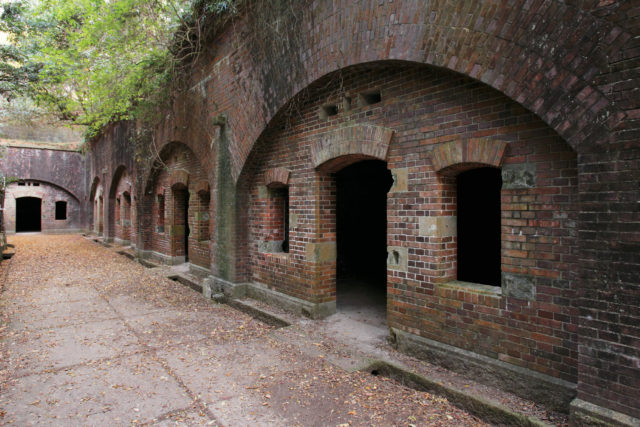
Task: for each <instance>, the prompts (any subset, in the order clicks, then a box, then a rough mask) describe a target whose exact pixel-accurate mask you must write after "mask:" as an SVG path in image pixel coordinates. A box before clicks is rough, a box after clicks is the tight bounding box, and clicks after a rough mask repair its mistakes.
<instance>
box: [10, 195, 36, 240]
mask: <svg viewBox="0 0 640 427" xmlns="http://www.w3.org/2000/svg"><path fill="white" fill-rule="evenodd" d="M28 231H42V199H39V198H37V197H20V198H18V199H16V233H21V232H28Z"/></svg>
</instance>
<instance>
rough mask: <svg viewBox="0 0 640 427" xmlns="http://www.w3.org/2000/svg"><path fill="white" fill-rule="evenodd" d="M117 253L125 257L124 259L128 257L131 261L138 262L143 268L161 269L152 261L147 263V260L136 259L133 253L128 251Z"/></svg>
mask: <svg viewBox="0 0 640 427" xmlns="http://www.w3.org/2000/svg"><path fill="white" fill-rule="evenodd" d="M116 253H117V254H118V255H122V256H124V257H127V258H129V259H130V260H132V261H137V262H138V264H140V265H142V266H144V267H146V268H156V267H159V265H158V264H155V263H153V262H151V261H147V260H146V259H142V258H136V256H135V255H133V254H132V253H130V252H127V251H118V252H116Z"/></svg>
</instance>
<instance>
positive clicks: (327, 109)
mask: <svg viewBox="0 0 640 427" xmlns="http://www.w3.org/2000/svg"><path fill="white" fill-rule="evenodd" d="M322 109H323V110H324V114H325V115H326V116H327V117H331V116H335V115H336V114H338V106H337V105H325V106H324V107H322Z"/></svg>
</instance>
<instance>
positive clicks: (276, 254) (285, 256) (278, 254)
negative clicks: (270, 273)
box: [260, 252, 291, 260]
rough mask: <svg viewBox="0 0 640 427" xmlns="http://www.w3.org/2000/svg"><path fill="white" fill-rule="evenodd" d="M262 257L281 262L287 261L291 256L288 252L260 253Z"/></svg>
mask: <svg viewBox="0 0 640 427" xmlns="http://www.w3.org/2000/svg"><path fill="white" fill-rule="evenodd" d="M260 253H261V254H262V255H264V256H266V257H270V258H278V259H281V260H287V259H289V257H290V256H291V253H290V252H260Z"/></svg>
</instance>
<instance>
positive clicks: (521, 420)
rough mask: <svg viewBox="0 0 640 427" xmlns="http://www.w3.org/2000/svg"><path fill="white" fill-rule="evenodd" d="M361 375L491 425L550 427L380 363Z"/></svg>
mask: <svg viewBox="0 0 640 427" xmlns="http://www.w3.org/2000/svg"><path fill="white" fill-rule="evenodd" d="M362 371H363V372H368V373H369V374H371V375H374V376H382V377H386V378H390V379H392V380H395V381H398V382H399V383H401V384H402V385H404V386H406V387H409V388H412V389H414V390H418V391H426V392H430V393H434V394H439V395H441V396H444V397H446V398H447V399H448V400H449V401H450V402H451V403H453V404H454V405H457V406H459V407H460V408H462V409H464V410H466V411H468V412H470V413H471V414H473V415H475V416H477V417H479V418H482V419H483V420H484V421H487V422H489V423H492V424H498V425H512V426H523V427H541V426H550V424H546V423H544V422H543V421H541V420H539V419H537V418H535V417H528V416H526V415H523V414H519V413H517V412H514V411H512V410H511V409H509V408H507V407H506V406H504V405H501V404H499V403H494V402H491V401H489V400H486V399H483V398H481V397H478V396H474V395H471V394H468V393H464V392H462V391H459V390H456V389H454V388H451V387H447V386H445V385H443V384H441V383H438V382H435V381H433V380H430V379H428V378H426V377H423V376H421V375H418V374H416V373H414V372H411V371H408V370H406V369H404V368H401V367H399V366H396V365H393V364H391V363H388V362H385V361H382V360H377V361H375V362H373V363H371V364H370V365H369V366H367V367H366V368H364V369H362Z"/></svg>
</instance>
